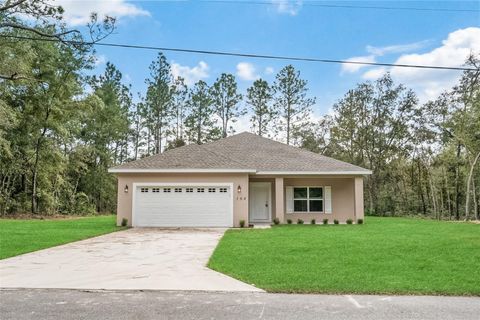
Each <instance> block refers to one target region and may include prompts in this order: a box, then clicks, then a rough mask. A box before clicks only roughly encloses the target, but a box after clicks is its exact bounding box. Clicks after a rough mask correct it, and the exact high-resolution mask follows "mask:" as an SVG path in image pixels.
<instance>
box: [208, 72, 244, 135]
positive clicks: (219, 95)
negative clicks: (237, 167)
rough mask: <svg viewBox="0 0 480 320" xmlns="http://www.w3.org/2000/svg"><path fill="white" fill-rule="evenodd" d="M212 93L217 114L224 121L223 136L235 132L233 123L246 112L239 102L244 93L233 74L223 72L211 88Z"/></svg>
mask: <svg viewBox="0 0 480 320" xmlns="http://www.w3.org/2000/svg"><path fill="white" fill-rule="evenodd" d="M210 95H211V97H212V103H213V106H214V110H215V113H216V115H217V116H218V117H219V118H220V121H221V122H222V137H223V138H225V137H226V136H227V134H228V133H229V132H233V127H232V125H231V124H232V123H235V122H236V121H237V119H238V117H240V116H242V115H244V114H245V110H243V109H242V108H241V107H240V105H239V102H240V101H241V100H242V95H241V94H239V93H238V92H237V82H236V80H235V77H234V76H233V75H231V74H226V73H222V74H221V76H220V78H218V79H217V81H215V83H214V84H213V86H212V87H211V88H210Z"/></svg>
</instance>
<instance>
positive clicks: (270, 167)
mask: <svg viewBox="0 0 480 320" xmlns="http://www.w3.org/2000/svg"><path fill="white" fill-rule="evenodd" d="M161 169H165V170H168V169H179V170H193V169H199V170H207V169H211V170H215V169H216V170H222V169H224V170H229V171H233V170H239V171H252V172H260V173H268V172H271V173H273V172H292V173H296V172H298V173H305V172H311V173H317V172H318V173H340V172H341V173H345V174H348V173H351V174H369V173H370V171H369V170H367V169H364V168H361V167H358V166H355V165H352V164H349V163H346V162H343V161H339V160H336V159H333V158H329V157H326V156H323V155H321V154H317V153H314V152H310V151H308V150H304V149H300V148H297V147H293V146H289V145H286V144H283V143H280V142H277V141H273V140H271V139H267V138H264V137H260V136H258V135H255V134H252V133H248V132H243V133H240V134H236V135H233V136H230V137H227V138H224V139H220V140H217V141H214V142H210V143H206V144H203V145H187V146H184V147H179V148H176V149H172V150H168V151H166V152H164V153H161V154H157V155H153V156H150V157H146V158H142V159H139V160H136V161H132V162H128V163H125V164H122V165H119V166H116V167H114V168H112V169H111V170H110V171H111V172H121V171H124V170H131V171H135V170H139V171H145V172H148V170H161Z"/></svg>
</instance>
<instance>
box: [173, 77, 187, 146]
mask: <svg viewBox="0 0 480 320" xmlns="http://www.w3.org/2000/svg"><path fill="white" fill-rule="evenodd" d="M187 98H188V88H187V85H186V84H185V80H184V79H183V78H182V77H178V78H176V79H175V80H174V82H173V84H172V110H171V111H172V114H173V118H174V119H173V120H174V121H173V123H172V129H171V131H172V132H173V139H174V140H173V143H172V146H181V145H184V144H185V128H184V127H185V117H186V115H187V114H186V112H187V106H186V103H187Z"/></svg>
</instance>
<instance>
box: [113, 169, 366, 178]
mask: <svg viewBox="0 0 480 320" xmlns="http://www.w3.org/2000/svg"><path fill="white" fill-rule="evenodd" d="M108 172H109V173H251V174H254V175H299V176H303V175H369V174H372V171H370V170H365V171H256V170H254V169H115V168H111V169H108Z"/></svg>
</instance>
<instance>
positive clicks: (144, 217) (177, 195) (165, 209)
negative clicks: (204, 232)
mask: <svg viewBox="0 0 480 320" xmlns="http://www.w3.org/2000/svg"><path fill="white" fill-rule="evenodd" d="M232 205H233V202H232V190H231V186H230V185H229V186H226V185H196V186H193V185H191V186H190V185H187V186H184V185H181V186H180V185H168V186H155V185H152V186H148V185H145V186H143V185H142V186H137V187H136V190H135V199H134V204H133V208H134V211H133V225H134V226H136V227H231V226H232V225H233V212H232V209H233V208H232Z"/></svg>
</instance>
